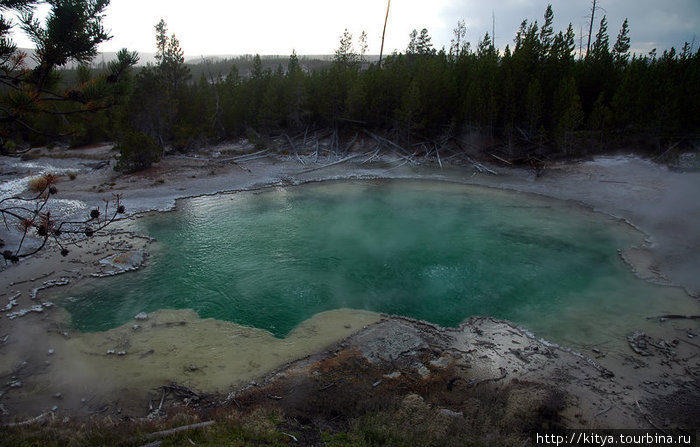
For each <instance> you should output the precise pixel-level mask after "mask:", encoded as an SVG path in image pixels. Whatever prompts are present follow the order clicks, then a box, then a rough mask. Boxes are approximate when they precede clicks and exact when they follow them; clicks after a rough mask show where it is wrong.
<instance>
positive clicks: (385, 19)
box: [379, 0, 391, 67]
mask: <svg viewBox="0 0 700 447" xmlns="http://www.w3.org/2000/svg"><path fill="white" fill-rule="evenodd" d="M389 6H391V0H388V1H387V2H386V17H384V30H383V31H382V47H381V48H380V49H379V66H380V67H381V66H382V55H383V54H384V36H385V35H386V22H388V21H389Z"/></svg>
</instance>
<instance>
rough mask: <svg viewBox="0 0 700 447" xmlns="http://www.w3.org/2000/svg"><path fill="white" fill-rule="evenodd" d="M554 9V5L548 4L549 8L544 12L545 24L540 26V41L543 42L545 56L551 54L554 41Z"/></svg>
mask: <svg viewBox="0 0 700 447" xmlns="http://www.w3.org/2000/svg"><path fill="white" fill-rule="evenodd" d="M553 23H554V11H552V5H547V10H546V11H545V13H544V24H543V25H542V28H540V42H541V43H542V53H543V55H544V56H546V55H547V54H549V51H550V49H551V48H552V44H553V43H554V27H553V26H552V24H553Z"/></svg>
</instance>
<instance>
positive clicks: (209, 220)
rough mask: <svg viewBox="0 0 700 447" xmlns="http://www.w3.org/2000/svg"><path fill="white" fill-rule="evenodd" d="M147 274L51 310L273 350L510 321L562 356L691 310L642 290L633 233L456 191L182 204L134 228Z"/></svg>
mask: <svg viewBox="0 0 700 447" xmlns="http://www.w3.org/2000/svg"><path fill="white" fill-rule="evenodd" d="M134 224H135V226H136V231H139V232H143V233H145V234H148V235H150V236H153V237H155V238H157V239H158V240H159V244H158V249H157V250H156V251H155V252H154V253H153V254H152V256H151V259H150V261H149V265H148V266H147V267H146V268H144V269H142V270H140V271H138V272H135V273H129V274H125V275H120V276H117V277H113V278H106V279H99V280H93V281H90V282H87V283H85V284H82V285H80V286H77V287H73V288H72V289H71V290H70V294H69V296H66V297H64V298H63V299H62V300H61V303H62V305H63V306H64V307H65V308H66V309H67V310H68V312H69V313H70V315H71V319H72V325H73V326H74V328H76V329H77V330H80V331H84V332H92V331H103V330H108V329H111V328H115V327H117V326H120V325H122V324H124V323H126V322H129V321H130V320H132V319H133V318H134V316H135V315H136V314H138V313H139V312H153V311H155V310H158V309H193V310H194V311H196V312H197V313H198V314H199V316H201V317H202V318H214V319H219V320H226V321H231V322H234V323H237V324H240V325H244V326H252V327H256V328H260V329H265V330H268V331H270V332H272V333H273V334H274V335H275V336H276V337H284V336H285V335H286V334H288V333H289V331H290V330H292V329H293V328H294V327H295V326H297V325H298V324H299V323H301V322H302V321H305V320H307V319H308V318H310V317H311V316H313V315H315V314H317V313H319V312H323V311H327V310H333V309H343V308H349V309H364V310H370V311H375V312H386V313H391V314H399V315H404V316H410V317H414V318H418V319H424V320H428V321H430V322H434V323H437V324H440V325H444V326H456V325H458V324H459V323H460V322H461V321H463V320H464V319H466V318H468V317H469V316H472V315H489V316H494V317H497V318H503V319H508V320H511V321H514V322H516V323H518V324H521V325H523V326H525V327H527V328H529V329H531V330H533V331H535V332H536V333H538V334H540V335H543V336H545V337H548V338H551V339H553V340H555V341H558V342H561V343H573V344H575V345H580V344H581V343H582V342H590V343H595V342H597V340H598V339H601V340H603V339H605V338H607V337H611V336H612V337H618V336H619V335H620V334H623V333H625V331H628V330H634V329H635V328H636V324H637V322H640V321H644V320H645V318H646V317H648V316H652V315H655V314H661V313H683V312H685V309H684V306H691V305H692V303H691V302H690V300H688V298H687V296H686V295H685V294H684V293H682V292H681V291H680V290H678V289H674V288H669V287H660V286H654V285H652V284H649V283H647V282H644V281H642V280H639V279H637V278H636V277H635V276H634V275H633V274H632V272H631V270H630V268H629V267H628V266H627V265H626V264H625V263H624V262H623V261H622V260H621V259H620V257H619V255H618V250H619V249H622V248H627V247H630V246H633V245H639V244H641V243H642V242H643V235H642V234H640V233H639V232H638V231H636V230H634V229H633V228H631V227H630V226H629V225H627V224H625V223H623V222H620V221H618V220H616V219H613V218H610V217H608V216H605V215H602V214H599V213H595V212H591V211H589V210H587V209H585V208H583V207H581V206H579V205H576V204H572V203H567V202H562V201H556V200H550V199H546V198H542V197H537V196H532V195H527V194H519V193H514V192H508V191H501V190H494V189H487V188H480V187H474V186H465V185H459V184H452V183H442V182H430V181H418V180H391V181H342V182H324V183H314V184H307V185H302V186H293V187H288V188H286V187H285V188H281V187H280V188H270V189H265V190H261V191H248V192H238V193H234V194H221V195H216V196H208V197H200V198H194V199H188V200H183V201H180V202H179V203H178V209H177V210H176V211H173V212H169V213H160V214H153V215H148V216H145V217H142V218H140V219H137V220H136V221H135V223H134Z"/></svg>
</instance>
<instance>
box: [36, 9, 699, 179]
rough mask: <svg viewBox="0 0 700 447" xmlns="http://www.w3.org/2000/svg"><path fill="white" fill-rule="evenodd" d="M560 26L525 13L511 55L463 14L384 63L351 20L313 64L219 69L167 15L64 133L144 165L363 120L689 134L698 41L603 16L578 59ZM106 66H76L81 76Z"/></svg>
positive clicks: (663, 140)
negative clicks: (651, 37)
mask: <svg viewBox="0 0 700 447" xmlns="http://www.w3.org/2000/svg"><path fill="white" fill-rule="evenodd" d="M553 22H554V12H553V10H552V7H551V5H550V6H548V7H547V9H546V11H545V14H544V17H543V20H542V23H541V24H540V23H539V22H538V21H533V22H528V21H527V20H524V21H523V22H522V23H521V25H520V28H519V30H518V31H517V33H516V36H515V38H514V40H513V45H512V47H511V45H508V46H506V48H505V49H504V50H503V51H498V50H497V49H496V48H495V46H494V44H493V40H492V37H491V36H490V35H489V34H488V33H486V34H485V35H484V37H483V38H482V39H481V40H480V41H479V43H478V45H476V48H472V47H471V46H470V44H469V43H468V42H466V40H465V35H466V28H465V25H464V22H462V21H460V22H458V24H457V26H456V28H455V30H454V38H453V39H452V42H451V45H450V48H449V49H445V48H443V49H440V50H437V49H436V48H434V47H433V44H432V43H431V39H430V36H429V33H428V31H427V30H426V29H423V30H421V31H417V30H416V31H413V32H412V33H411V34H410V35H409V36H408V37H409V42H408V44H407V47H406V49H405V51H403V52H399V53H394V54H392V55H390V56H388V57H385V58H384V60H383V61H382V62H381V65H380V64H379V63H377V62H376V61H374V62H371V61H370V60H369V58H368V56H367V55H366V48H367V45H366V36H365V35H364V33H363V35H362V36H360V38H359V39H357V40H356V41H355V42H353V36H352V35H351V34H350V33H349V32H347V30H346V31H345V33H343V35H342V36H341V38H340V42H339V46H338V49H337V50H336V52H335V54H334V57H333V60H332V61H331V62H330V63H328V64H317V65H316V66H314V67H309V65H306V64H304V65H303V64H302V63H301V61H300V58H299V57H298V56H297V55H296V54H295V53H293V54H292V55H290V56H289V58H288V59H287V60H286V61H285V62H286V63H284V64H283V63H279V64H278V65H277V67H274V68H273V67H270V66H269V63H268V64H267V66H264V64H263V59H262V58H261V57H260V56H259V55H256V56H254V57H248V58H245V59H242V60H239V61H232V63H231V65H230V67H229V69H228V71H227V73H226V74H225V75H223V74H222V73H221V67H216V69H215V70H212V69H211V65H210V66H209V69H207V65H206V62H203V64H200V65H198V66H192V65H188V64H185V63H184V55H183V53H182V50H181V48H180V45H179V41H178V40H177V38H176V36H175V34H169V33H168V30H167V25H166V23H165V22H164V21H161V22H160V23H159V24H158V25H157V26H156V49H157V56H156V60H157V63H156V64H155V65H149V66H146V67H144V68H142V69H140V71H138V73H137V74H135V75H134V76H132V77H131V78H130V79H129V82H128V88H127V91H125V92H123V96H122V98H121V100H120V101H119V103H120V104H119V105H118V106H116V107H113V108H109V109H106V110H103V111H98V112H97V113H94V114H90V115H85V116H82V117H81V120H82V121H81V120H78V122H77V123H76V122H75V121H73V122H72V123H71V126H72V128H70V129H68V130H70V131H71V133H72V137H71V138H72V141H73V143H74V144H80V143H86V142H89V141H94V140H100V139H102V140H104V139H113V140H116V141H118V142H119V147H120V148H121V150H122V151H123V155H124V157H122V160H123V163H122V164H123V166H121V167H123V168H124V169H135V168H138V167H139V166H143V165H148V164H149V163H150V162H152V161H153V160H156V159H157V158H158V157H159V156H160V155H159V154H161V153H162V151H163V150H164V149H163V148H166V147H168V148H172V149H173V150H179V151H186V150H188V149H190V148H195V147H197V146H199V145H203V144H208V143H211V142H213V141H219V140H225V139H234V138H239V137H242V136H247V137H249V138H250V139H254V140H256V141H262V142H264V140H265V139H266V138H268V137H272V136H275V135H280V134H282V133H292V132H303V131H304V130H308V129H319V128H323V129H333V131H334V132H336V133H337V134H338V135H339V136H340V138H348V139H349V136H351V135H352V134H354V133H355V132H356V131H357V130H358V129H365V130H368V131H371V132H373V133H377V134H381V135H383V136H384V137H386V138H389V139H391V140H392V141H394V142H395V143H397V144H399V145H402V146H404V147H411V146H413V145H415V144H416V143H420V142H424V141H448V140H450V139H452V138H455V137H458V136H462V137H464V136H465V135H466V136H469V138H470V141H476V142H477V145H478V146H479V147H482V148H488V149H489V150H492V151H495V152H497V153H499V154H501V156H503V157H507V158H518V157H532V156H536V157H556V156H578V155H583V154H588V153H592V152H601V151H605V150H609V149H615V148H619V147H622V146H625V147H635V148H641V149H643V150H650V151H660V150H662V149H663V150H665V148H667V147H669V146H672V145H683V144H692V141H693V138H695V137H696V136H697V132H698V129H699V127H700V110H698V107H700V105H699V104H698V98H700V91H699V90H700V82H698V80H700V51H695V50H694V49H693V48H691V45H690V44H687V43H686V44H685V45H684V46H683V48H681V49H680V50H678V51H677V50H676V49H674V48H671V49H669V50H665V51H663V53H662V54H661V55H657V54H656V51H653V52H651V53H649V54H647V55H637V54H634V55H632V54H630V38H629V24H628V21H627V20H625V21H624V22H623V24H622V25H621V28H620V30H619V32H618V34H617V35H616V38H614V39H611V37H610V34H609V32H608V23H607V19H606V17H605V16H603V17H602V19H601V20H600V22H599V24H598V30H597V33H596V34H595V36H594V37H593V36H591V37H592V39H591V43H590V45H589V47H588V49H587V50H586V52H585V54H580V53H579V55H577V48H576V36H575V33H574V31H573V28H572V26H571V25H569V26H568V28H567V29H566V30H561V31H557V32H555V30H554V28H553ZM193 68H196V72H197V73H199V74H198V76H192V72H193V71H195V70H193ZM98 75H99V74H97V73H95V70H89V69H87V68H81V69H79V75H78V78H79V83H80V84H81V85H83V84H86V83H89V82H91V79H93V77H94V76H98ZM41 118H42V117H37V119H36V122H32V123H31V126H36V128H43V129H46V130H45V131H44V134H47V135H50V134H53V133H58V132H65V131H66V130H67V129H65V128H62V126H65V123H63V124H61V123H60V122H57V121H56V120H54V121H52V122H42V121H41ZM51 126H54V127H57V128H53V129H51ZM47 127H48V129H47ZM34 138H35V139H36V138H37V137H36V135H35V136H34ZM261 144H262V143H261ZM143 148H146V149H143ZM132 162H133V163H132Z"/></svg>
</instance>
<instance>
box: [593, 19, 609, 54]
mask: <svg viewBox="0 0 700 447" xmlns="http://www.w3.org/2000/svg"><path fill="white" fill-rule="evenodd" d="M591 57H592V59H593V60H594V61H596V62H605V61H607V59H608V58H609V57H610V39H609V38H608V19H607V18H606V17H605V16H603V18H602V19H601V20H600V28H599V29H598V33H597V34H596V35H595V42H593V49H592V50H591Z"/></svg>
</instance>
